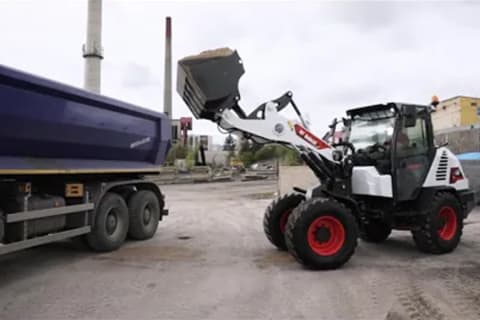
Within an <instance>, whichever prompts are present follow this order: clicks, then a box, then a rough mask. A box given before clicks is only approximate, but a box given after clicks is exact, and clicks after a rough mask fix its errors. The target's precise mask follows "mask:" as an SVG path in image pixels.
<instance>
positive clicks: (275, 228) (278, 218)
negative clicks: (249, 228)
mask: <svg viewBox="0 0 480 320" xmlns="http://www.w3.org/2000/svg"><path fill="white" fill-rule="evenodd" d="M304 199H305V197H304V196H303V195H301V194H298V193H289V194H285V195H283V196H281V197H279V198H277V199H275V200H273V201H272V202H271V203H270V205H269V206H268V207H267V209H266V210H265V214H264V216H263V231H264V232H265V236H266V237H267V239H268V240H269V241H270V242H271V243H272V244H273V245H274V246H275V247H277V248H278V249H280V250H287V245H286V244H285V227H286V225H287V221H288V216H289V215H290V214H291V213H292V211H293V209H295V208H296V207H297V206H298V205H299V204H300V202H302V201H303V200H304Z"/></svg>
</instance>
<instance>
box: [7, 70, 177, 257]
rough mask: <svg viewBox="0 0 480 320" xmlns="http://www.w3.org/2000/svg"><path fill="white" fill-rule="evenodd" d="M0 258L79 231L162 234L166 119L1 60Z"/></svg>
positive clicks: (118, 238) (108, 246)
mask: <svg viewBox="0 0 480 320" xmlns="http://www.w3.org/2000/svg"><path fill="white" fill-rule="evenodd" d="M0 122H1V123H0V255H1V254H6V253H10V252H13V251H17V250H21V249H25V248H29V247H33V246H37V245H41V244H45V243H49V242H53V241H58V240H62V239H67V238H73V237H77V236H81V237H84V239H85V240H86V241H85V242H86V243H87V244H88V246H89V247H91V248H92V249H93V250H95V251H111V250H115V249H117V248H119V247H120V246H121V245H122V244H123V242H124V241H125V239H126V237H127V236H129V237H130V238H133V239H136V240H145V239H148V238H151V237H153V235H154V234H155V232H156V230H157V226H158V222H159V221H160V220H162V217H163V216H165V215H166V214H168V211H167V210H166V209H165V197H164V195H163V193H162V192H161V190H160V189H159V187H158V186H157V185H156V184H154V183H153V182H150V181H149V180H147V179H145V176H146V175H151V174H159V173H160V165H161V164H162V163H163V162H164V160H165V157H166V153H167V152H168V149H169V147H170V135H171V127H170V121H169V119H168V117H167V116H165V115H164V114H162V113H157V112H153V111H150V110H147V109H143V108H140V107H137V106H134V105H131V104H128V103H125V102H121V101H118V100H115V99H111V98H108V97H105V96H101V95H97V94H94V93H91V92H87V91H84V90H81V89H77V88H74V87H71V86H67V85H64V84H61V83H57V82H54V81H50V80H47V79H44V78H41V77H37V76H34V75H31V74H28V73H24V72H21V71H18V70H14V69H11V68H8V67H5V66H2V65H0Z"/></svg>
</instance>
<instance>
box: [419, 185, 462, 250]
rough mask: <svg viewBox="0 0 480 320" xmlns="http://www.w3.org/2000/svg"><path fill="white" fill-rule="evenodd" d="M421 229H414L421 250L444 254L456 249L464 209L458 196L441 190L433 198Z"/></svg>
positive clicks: (421, 222)
mask: <svg viewBox="0 0 480 320" xmlns="http://www.w3.org/2000/svg"><path fill="white" fill-rule="evenodd" d="M429 207H430V210H428V211H427V212H426V213H425V215H424V216H422V217H421V218H420V229H419V230H415V231H412V235H413V240H414V241H415V244H416V245H417V248H418V249H419V250H420V251H423V252H426V253H434V254H443V253H449V252H452V251H453V250H455V248H456V247H457V246H458V243H459V242H460V238H461V236H462V231H463V210H462V206H461V204H460V202H459V201H458V200H457V198H456V197H455V196H454V195H453V194H451V193H449V192H439V193H437V194H436V195H435V197H434V198H433V201H432V204H431V205H430V206H429Z"/></svg>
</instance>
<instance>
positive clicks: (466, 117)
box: [432, 96, 480, 131]
mask: <svg viewBox="0 0 480 320" xmlns="http://www.w3.org/2000/svg"><path fill="white" fill-rule="evenodd" d="M479 120H480V98H474V97H466V96H456V97H453V98H450V99H446V100H443V101H441V102H440V103H439V104H438V106H437V110H436V112H434V113H432V121H433V127H434V129H435V131H441V130H445V129H451V128H457V127H465V126H472V125H475V124H477V123H478V122H479Z"/></svg>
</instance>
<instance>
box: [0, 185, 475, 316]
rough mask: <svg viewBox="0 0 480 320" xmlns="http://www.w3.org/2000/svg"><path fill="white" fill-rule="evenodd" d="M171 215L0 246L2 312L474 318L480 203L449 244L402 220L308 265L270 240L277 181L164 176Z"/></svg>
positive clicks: (39, 314)
mask: <svg viewBox="0 0 480 320" xmlns="http://www.w3.org/2000/svg"><path fill="white" fill-rule="evenodd" d="M162 189H163V191H164V192H165V194H166V196H167V201H168V205H169V209H170V215H169V216H168V217H166V218H165V219H164V221H162V222H161V224H160V227H159V231H158V233H157V235H156V236H155V237H154V238H153V239H152V240H149V241H144V242H133V241H130V242H128V243H126V244H125V245H124V246H123V247H122V248H121V249H120V250H118V251H115V252H111V253H103V254H96V253H92V252H90V251H88V250H87V249H86V248H85V247H84V246H83V244H82V242H81V241H78V240H77V241H66V242H61V243H56V244H51V245H47V246H43V247H40V248H35V249H31V250H27V251H23V252H18V253H15V254H11V255H7V256H3V257H0V318H1V319H2V320H7V319H12V320H18V319H113V318H118V319H207V318H208V319H294V318H300V319H317V320H318V319H480V246H479V241H480V214H479V212H478V210H476V211H474V212H473V213H472V214H471V216H470V218H469V219H468V220H467V221H466V225H465V229H464V236H463V241H462V242H461V244H460V246H459V247H458V249H457V250H456V251H455V252H454V253H452V254H448V255H441V256H436V255H427V254H423V253H420V252H419V251H417V250H416V248H415V246H414V244H413V241H412V239H411V236H410V233H409V232H394V233H393V234H392V236H391V238H390V239H388V240H387V241H386V242H385V243H383V244H377V245H375V244H367V243H364V242H360V243H359V246H358V248H357V251H356V253H355V255H354V256H353V258H352V259H351V260H350V262H349V263H348V264H347V265H345V266H344V267H343V268H342V269H339V270H335V271H323V272H322V271H320V272H319V271H316V272H315V271H309V270H306V269H304V268H302V267H301V266H300V265H299V264H298V263H297V262H296V261H294V259H293V258H292V257H290V255H289V254H288V253H286V252H281V251H278V250H276V249H275V248H274V247H273V246H272V245H270V243H268V241H267V240H266V238H265V236H264V234H263V230H262V218H263V213H264V210H265V208H266V206H267V205H268V204H269V202H270V201H271V198H272V195H273V193H274V192H275V191H276V184H275V181H265V180H264V181H251V182H227V183H209V184H185V185H168V186H162Z"/></svg>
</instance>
